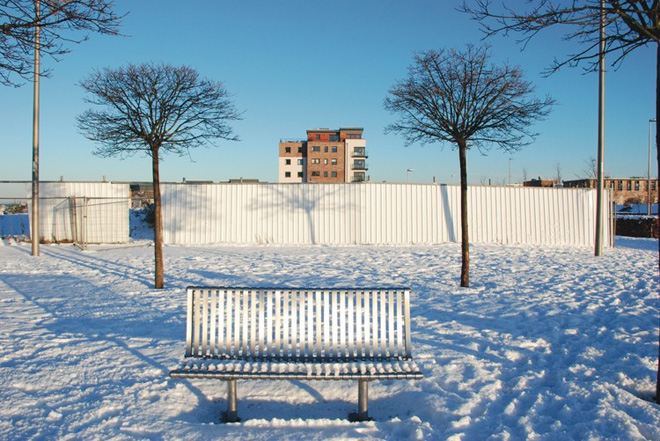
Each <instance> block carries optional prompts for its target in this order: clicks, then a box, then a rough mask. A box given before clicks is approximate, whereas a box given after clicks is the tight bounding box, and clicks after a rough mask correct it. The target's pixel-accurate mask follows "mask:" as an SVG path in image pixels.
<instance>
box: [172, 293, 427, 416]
mask: <svg viewBox="0 0 660 441" xmlns="http://www.w3.org/2000/svg"><path fill="white" fill-rule="evenodd" d="M187 294H188V305H187V325H186V353H185V358H184V360H183V361H182V362H181V364H180V365H179V366H178V367H177V369H175V370H173V371H171V372H170V377H172V378H209V379H218V380H224V381H227V401H228V403H227V412H226V413H225V414H224V418H223V419H224V421H226V422H235V421H239V419H238V412H237V407H236V380H237V379H277V380H357V381H358V411H357V413H352V414H351V415H349V418H350V419H351V420H354V421H363V420H368V419H369V414H368V385H369V381H371V380H377V379H382V380H395V379H397V380H413V379H421V378H422V373H421V372H420V370H419V368H418V366H417V364H416V363H415V362H414V361H413V360H412V357H411V352H410V290H408V289H273V288H219V287H194V286H193V287H188V288H187Z"/></svg>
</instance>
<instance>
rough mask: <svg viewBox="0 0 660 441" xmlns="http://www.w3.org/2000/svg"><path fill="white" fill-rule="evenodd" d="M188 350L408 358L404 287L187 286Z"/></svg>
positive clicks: (249, 355)
mask: <svg viewBox="0 0 660 441" xmlns="http://www.w3.org/2000/svg"><path fill="white" fill-rule="evenodd" d="M187 292H188V309H187V313H188V315H187V330H186V356H197V357H200V356H202V357H231V358H246V359H250V358H256V359H272V360H301V359H312V360H319V359H324V360H325V359H327V360H357V359H361V358H382V359H387V358H402V359H405V358H410V291H409V290H408V289H370V290H365V289H357V290H352V289H270V288H268V289H255V288H214V287H188V289H187Z"/></svg>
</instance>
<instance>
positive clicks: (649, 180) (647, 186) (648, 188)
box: [646, 118, 656, 216]
mask: <svg viewBox="0 0 660 441" xmlns="http://www.w3.org/2000/svg"><path fill="white" fill-rule="evenodd" d="M654 122H656V119H655V118H651V119H650V120H649V170H648V174H647V175H646V177H647V182H646V190H647V191H648V199H647V200H646V207H647V208H646V214H647V215H649V216H650V215H651V204H652V203H653V199H651V148H652V145H653V123H654Z"/></svg>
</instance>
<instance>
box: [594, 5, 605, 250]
mask: <svg viewBox="0 0 660 441" xmlns="http://www.w3.org/2000/svg"><path fill="white" fill-rule="evenodd" d="M599 58H600V59H599V61H598V74H599V75H598V188H597V189H596V242H595V243H596V247H595V248H596V249H595V255H596V256H600V255H602V254H603V243H602V239H603V237H602V236H603V235H602V232H603V175H604V167H603V157H604V156H605V0H601V1H600V57H599Z"/></svg>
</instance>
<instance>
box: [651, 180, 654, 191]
mask: <svg viewBox="0 0 660 441" xmlns="http://www.w3.org/2000/svg"><path fill="white" fill-rule="evenodd" d="M651 190H655V181H651Z"/></svg>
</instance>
